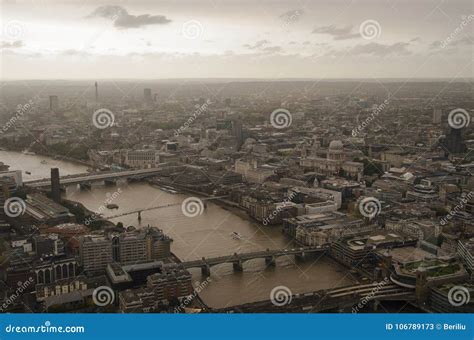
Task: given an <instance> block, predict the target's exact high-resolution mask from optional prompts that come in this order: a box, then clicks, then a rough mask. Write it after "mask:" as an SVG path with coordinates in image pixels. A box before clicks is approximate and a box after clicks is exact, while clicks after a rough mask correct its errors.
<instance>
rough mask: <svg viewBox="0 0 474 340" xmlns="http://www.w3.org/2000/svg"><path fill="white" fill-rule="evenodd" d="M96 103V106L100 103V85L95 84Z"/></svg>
mask: <svg viewBox="0 0 474 340" xmlns="http://www.w3.org/2000/svg"><path fill="white" fill-rule="evenodd" d="M95 102H96V104H97V103H98V102H99V85H98V84H97V82H95Z"/></svg>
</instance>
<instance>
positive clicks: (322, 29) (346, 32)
mask: <svg viewBox="0 0 474 340" xmlns="http://www.w3.org/2000/svg"><path fill="white" fill-rule="evenodd" d="M312 33H319V34H328V35H330V36H332V37H333V39H334V40H346V39H353V38H358V37H360V34H359V33H358V32H352V26H344V27H336V26H335V25H330V26H319V27H316V28H315V29H314V30H313V32H312Z"/></svg>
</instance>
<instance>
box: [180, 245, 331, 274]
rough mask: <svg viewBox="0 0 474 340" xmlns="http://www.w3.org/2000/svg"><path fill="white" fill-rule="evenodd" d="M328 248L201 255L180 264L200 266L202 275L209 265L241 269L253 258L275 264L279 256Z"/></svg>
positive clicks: (310, 252) (308, 252)
mask: <svg viewBox="0 0 474 340" xmlns="http://www.w3.org/2000/svg"><path fill="white" fill-rule="evenodd" d="M327 250H328V248H327V247H302V248H293V249H278V250H269V249H267V250H264V251H255V252H250V253H243V254H237V253H235V254H232V255H228V256H219V257H210V258H205V257H203V258H202V259H200V260H193V261H185V262H181V264H182V265H183V266H184V268H186V269H190V268H201V271H202V273H203V274H204V275H210V273H211V267H212V266H215V265H218V264H222V263H232V264H233V267H234V270H236V271H242V270H243V263H244V262H246V261H249V260H253V259H259V258H261V259H265V263H266V264H267V265H275V259H276V258H277V257H280V256H288V255H294V256H295V257H297V258H299V259H304V258H305V257H306V256H307V255H309V254H318V253H324V252H326V251H327Z"/></svg>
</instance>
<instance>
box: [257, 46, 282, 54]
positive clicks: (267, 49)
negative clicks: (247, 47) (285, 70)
mask: <svg viewBox="0 0 474 340" xmlns="http://www.w3.org/2000/svg"><path fill="white" fill-rule="evenodd" d="M282 51H283V49H282V48H281V47H280V46H268V47H265V48H264V49H262V52H263V53H278V52H282Z"/></svg>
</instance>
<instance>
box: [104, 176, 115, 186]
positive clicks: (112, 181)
mask: <svg viewBox="0 0 474 340" xmlns="http://www.w3.org/2000/svg"><path fill="white" fill-rule="evenodd" d="M104 184H105V185H107V186H112V185H117V180H116V179H115V178H108V179H104Z"/></svg>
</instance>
